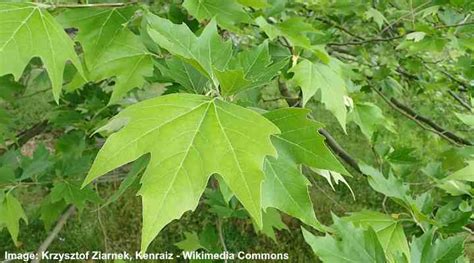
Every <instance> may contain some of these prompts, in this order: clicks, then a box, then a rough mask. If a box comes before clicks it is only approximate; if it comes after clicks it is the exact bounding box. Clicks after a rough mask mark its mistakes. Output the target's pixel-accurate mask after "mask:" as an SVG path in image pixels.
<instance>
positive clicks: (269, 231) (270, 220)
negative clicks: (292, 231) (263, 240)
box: [260, 208, 288, 242]
mask: <svg viewBox="0 0 474 263" xmlns="http://www.w3.org/2000/svg"><path fill="white" fill-rule="evenodd" d="M262 219H263V227H262V230H261V231H260V232H261V233H263V234H265V235H266V236H268V237H269V238H271V239H272V240H273V241H275V242H277V240H276V236H275V229H276V230H283V229H286V230H288V227H287V226H286V225H285V223H283V221H281V215H280V213H278V211H277V210H276V209H273V208H267V209H266V211H264V212H263V214H262Z"/></svg>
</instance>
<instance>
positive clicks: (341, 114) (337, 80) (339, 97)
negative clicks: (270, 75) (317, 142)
mask: <svg viewBox="0 0 474 263" xmlns="http://www.w3.org/2000/svg"><path fill="white" fill-rule="evenodd" d="M290 71H291V72H293V73H295V75H294V77H293V80H294V82H295V84H296V85H298V86H300V87H301V91H302V92H303V105H306V103H307V102H308V101H309V100H310V99H311V97H313V96H314V95H315V94H316V92H319V93H320V94H321V99H320V100H321V102H322V103H323V104H324V106H325V107H326V108H327V109H328V110H329V111H331V112H332V114H334V116H336V118H337V120H338V121H339V124H341V126H342V128H343V129H344V130H345V128H346V115H347V111H346V97H347V90H346V83H345V81H344V79H343V77H342V69H341V68H340V65H339V63H337V62H336V61H335V60H331V62H330V63H329V64H328V65H325V64H322V63H317V62H316V63H312V62H311V61H309V60H306V59H304V60H303V61H301V62H300V63H298V64H297V65H296V66H295V67H293V68H292V69H291V70H290Z"/></svg>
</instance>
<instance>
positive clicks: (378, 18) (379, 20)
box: [365, 7, 388, 29]
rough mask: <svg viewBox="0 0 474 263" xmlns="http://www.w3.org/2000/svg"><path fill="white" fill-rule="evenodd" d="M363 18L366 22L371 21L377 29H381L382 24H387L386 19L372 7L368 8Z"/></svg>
mask: <svg viewBox="0 0 474 263" xmlns="http://www.w3.org/2000/svg"><path fill="white" fill-rule="evenodd" d="M365 18H366V19H367V20H370V19H373V20H374V22H375V23H376V24H377V25H378V26H379V29H381V28H382V26H383V24H384V23H388V21H387V19H386V18H385V17H384V16H383V14H382V13H380V11H378V10H377V9H374V8H372V7H370V8H369V10H367V11H366V12H365Z"/></svg>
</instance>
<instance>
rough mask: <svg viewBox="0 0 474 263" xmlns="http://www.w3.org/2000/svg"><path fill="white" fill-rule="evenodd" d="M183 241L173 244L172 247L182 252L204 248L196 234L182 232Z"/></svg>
mask: <svg viewBox="0 0 474 263" xmlns="http://www.w3.org/2000/svg"><path fill="white" fill-rule="evenodd" d="M184 236H185V239H184V240H182V241H179V242H177V243H175V244H174V245H175V246H177V247H178V248H180V249H182V250H184V251H195V250H198V249H200V248H204V247H203V246H202V245H201V242H200V241H199V237H198V235H197V234H196V232H184Z"/></svg>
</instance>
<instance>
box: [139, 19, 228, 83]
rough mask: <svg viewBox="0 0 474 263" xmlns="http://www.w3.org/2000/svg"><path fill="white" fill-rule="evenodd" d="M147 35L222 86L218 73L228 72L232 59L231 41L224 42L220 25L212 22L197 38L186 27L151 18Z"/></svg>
mask: <svg viewBox="0 0 474 263" xmlns="http://www.w3.org/2000/svg"><path fill="white" fill-rule="evenodd" d="M146 19H147V22H148V26H147V31H148V34H149V35H150V37H151V38H152V39H153V41H155V42H156V43H157V44H158V45H159V46H160V47H162V48H164V49H166V50H167V51H168V52H170V53H171V54H173V55H176V56H179V57H181V58H183V59H185V60H186V61H187V62H188V63H190V64H191V65H193V66H194V67H195V68H196V69H197V70H199V71H200V72H201V73H203V74H205V75H206V76H208V77H209V79H211V80H212V81H213V84H214V86H216V87H217V86H218V81H217V78H216V76H215V73H214V70H215V69H217V70H224V68H225V67H226V66H227V64H228V63H229V61H230V59H231V56H232V44H231V43H230V41H227V42H222V40H221V39H220V37H219V34H218V33H217V25H216V22H215V21H214V20H212V21H211V22H210V23H209V24H208V25H207V26H206V27H205V28H204V30H203V32H202V33H201V35H200V36H199V37H197V36H196V35H194V33H193V32H192V31H191V30H190V29H189V28H188V27H187V26H186V25H185V24H180V25H177V24H173V23H171V22H170V21H169V20H167V19H164V18H161V17H158V16H155V15H153V14H150V13H149V14H147V16H146Z"/></svg>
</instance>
